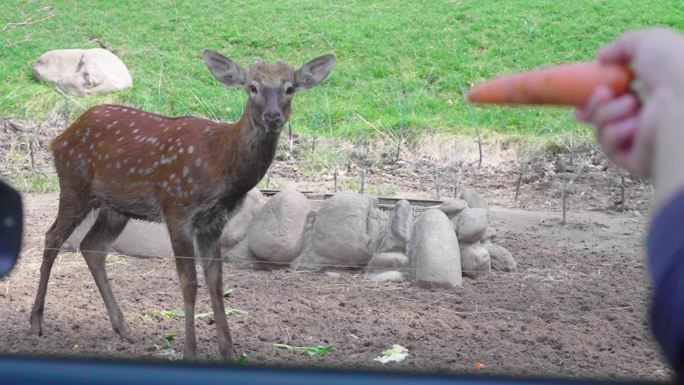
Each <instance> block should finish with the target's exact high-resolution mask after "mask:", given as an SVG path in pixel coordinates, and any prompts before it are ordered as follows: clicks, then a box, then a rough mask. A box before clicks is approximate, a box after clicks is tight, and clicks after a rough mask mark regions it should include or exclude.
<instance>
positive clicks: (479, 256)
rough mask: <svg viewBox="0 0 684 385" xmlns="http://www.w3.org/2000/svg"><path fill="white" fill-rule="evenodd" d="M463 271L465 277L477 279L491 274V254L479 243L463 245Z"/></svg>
mask: <svg viewBox="0 0 684 385" xmlns="http://www.w3.org/2000/svg"><path fill="white" fill-rule="evenodd" d="M461 269H462V271H463V275H464V276H466V277H470V278H477V277H481V276H484V275H487V274H489V273H490V272H491V264H490V260H489V252H487V249H485V248H484V247H482V245H480V244H479V243H473V244H461Z"/></svg>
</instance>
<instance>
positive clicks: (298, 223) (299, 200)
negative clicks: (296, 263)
mask: <svg viewBox="0 0 684 385" xmlns="http://www.w3.org/2000/svg"><path fill="white" fill-rule="evenodd" d="M310 211H311V204H310V203H309V200H308V199H307V198H306V197H305V196H304V194H302V193H300V192H298V191H295V190H283V191H281V192H279V193H277V194H276V195H274V196H273V197H272V198H271V199H269V200H268V202H266V204H264V206H263V207H262V208H261V210H259V212H257V213H256V215H255V216H254V219H253V220H252V223H251V224H250V226H249V230H248V231H247V236H246V237H247V240H248V244H249V250H250V252H251V253H252V254H253V255H254V256H255V257H256V258H257V259H259V260H261V261H267V262H278V263H282V262H291V261H293V260H294V259H295V258H296V257H297V256H298V255H299V253H300V252H301V250H302V240H303V234H304V225H305V223H306V218H307V216H308V214H309V212H310Z"/></svg>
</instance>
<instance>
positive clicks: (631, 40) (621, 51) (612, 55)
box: [598, 30, 647, 64]
mask: <svg viewBox="0 0 684 385" xmlns="http://www.w3.org/2000/svg"><path fill="white" fill-rule="evenodd" d="M646 32H647V30H633V31H627V32H625V33H623V34H622V35H621V36H620V37H619V38H617V39H616V40H615V41H613V42H612V43H610V44H608V45H606V46H605V47H603V48H601V49H600V50H599V52H598V58H599V60H600V61H601V62H603V63H610V64H629V62H630V61H632V59H633V58H634V55H635V54H636V50H637V47H638V46H639V43H640V42H641V41H642V37H643V36H644V34H645V33H646Z"/></svg>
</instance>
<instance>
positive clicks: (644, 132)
mask: <svg viewBox="0 0 684 385" xmlns="http://www.w3.org/2000/svg"><path fill="white" fill-rule="evenodd" d="M667 99H668V98H667V96H665V95H664V94H663V93H662V92H656V93H654V94H653V95H651V98H650V100H649V102H648V103H647V104H646V105H645V106H644V108H643V110H642V111H641V113H640V114H639V131H638V132H637V134H636V136H635V138H634V151H633V154H632V159H631V163H632V165H631V168H633V169H635V173H636V174H637V175H640V176H650V175H651V165H652V163H653V155H654V154H653V148H654V142H655V131H656V128H657V126H658V120H659V116H660V111H659V107H661V106H663V105H664V104H666V103H667V101H668V100H667Z"/></svg>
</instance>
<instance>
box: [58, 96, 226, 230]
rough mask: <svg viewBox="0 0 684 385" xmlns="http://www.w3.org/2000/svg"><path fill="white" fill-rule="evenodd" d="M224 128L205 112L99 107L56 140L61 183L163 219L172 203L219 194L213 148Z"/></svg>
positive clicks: (139, 213)
mask: <svg viewBox="0 0 684 385" xmlns="http://www.w3.org/2000/svg"><path fill="white" fill-rule="evenodd" d="M222 128H223V127H222V125H221V124H220V123H216V122H212V121H209V120H204V119H197V118H191V117H179V118H168V117H164V116H160V115H156V114H151V113H147V112H144V111H142V110H138V109H133V108H129V107H124V106H115V105H100V106H96V107H93V108H91V109H90V110H88V111H86V112H85V113H84V114H83V115H82V116H81V117H80V118H79V119H78V120H76V121H75V122H74V123H73V124H72V125H71V126H70V127H69V128H68V129H67V130H66V131H64V132H63V133H62V134H61V135H59V136H58V137H57V138H55V140H54V141H53V143H52V150H53V153H54V157H55V165H56V168H57V172H58V175H59V179H60V185H61V187H62V188H65V187H75V188H77V189H80V190H82V191H88V192H89V195H90V198H91V199H96V200H98V202H97V203H98V204H99V205H107V206H110V207H112V208H115V209H117V210H118V211H121V212H123V213H125V214H127V215H129V216H131V217H134V218H140V219H148V220H154V221H159V220H161V217H162V215H161V214H162V212H165V211H166V210H167V209H174V208H178V207H183V205H187V204H189V203H190V199H191V198H192V199H193V202H195V204H196V202H197V200H198V199H199V200H200V202H201V201H202V199H212V197H211V196H212V195H216V194H217V192H216V191H211V190H215V189H216V188H215V186H214V185H213V184H212V181H213V180H215V179H216V177H217V176H216V170H214V169H212V168H211V167H209V165H211V164H214V163H215V162H212V159H211V157H212V156H213V155H212V154H211V151H209V149H210V148H209V147H210V142H211V141H212V140H213V138H214V136H216V135H217V131H220V130H221V129H222ZM198 182H202V183H201V184H200V183H198ZM213 199H215V198H213Z"/></svg>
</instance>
